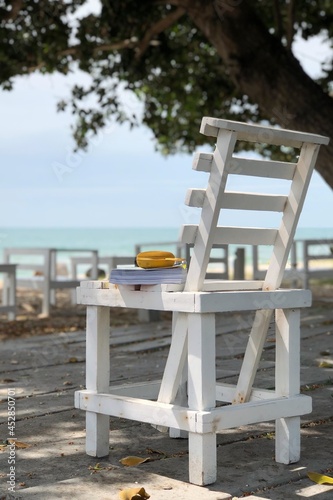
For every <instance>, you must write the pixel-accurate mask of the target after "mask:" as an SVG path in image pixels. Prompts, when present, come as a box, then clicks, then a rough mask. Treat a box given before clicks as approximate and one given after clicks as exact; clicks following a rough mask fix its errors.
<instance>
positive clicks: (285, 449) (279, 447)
mask: <svg viewBox="0 0 333 500" xmlns="http://www.w3.org/2000/svg"><path fill="white" fill-rule="evenodd" d="M275 380H276V384H275V390H276V395H277V396H283V397H288V396H294V395H296V394H299V392H300V311H299V310H298V309H297V310H293V309H286V310H282V309H278V310H277V311H276V363H275ZM299 458H300V417H289V418H280V419H277V420H276V436H275V459H276V461H277V462H280V463H283V464H290V463H294V462H297V461H298V460H299Z"/></svg>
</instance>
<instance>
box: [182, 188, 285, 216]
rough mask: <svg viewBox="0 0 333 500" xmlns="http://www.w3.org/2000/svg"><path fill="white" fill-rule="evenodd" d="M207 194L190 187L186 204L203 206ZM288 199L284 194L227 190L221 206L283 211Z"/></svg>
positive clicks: (204, 191)
mask: <svg viewBox="0 0 333 500" xmlns="http://www.w3.org/2000/svg"><path fill="white" fill-rule="evenodd" d="M205 195H206V190H205V189H195V188H194V189H189V190H188V192H187V195H186V198H185V205H188V206H189V207H197V208H202V207H203V204H204V201H205ZM287 199H288V198H287V196H283V195H275V194H260V193H258V194H257V193H241V192H235V191H226V192H225V193H224V197H223V198H222V200H221V206H220V208H228V209H234V210H258V211H268V212H283V210H284V207H285V204H286V202H287Z"/></svg>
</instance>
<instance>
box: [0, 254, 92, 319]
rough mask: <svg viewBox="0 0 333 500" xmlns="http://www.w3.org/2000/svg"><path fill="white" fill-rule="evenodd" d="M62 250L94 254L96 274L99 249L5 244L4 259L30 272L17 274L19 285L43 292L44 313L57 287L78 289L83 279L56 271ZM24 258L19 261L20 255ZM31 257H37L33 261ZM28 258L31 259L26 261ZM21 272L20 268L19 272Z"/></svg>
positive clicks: (48, 310) (47, 312)
mask: <svg viewBox="0 0 333 500" xmlns="http://www.w3.org/2000/svg"><path fill="white" fill-rule="evenodd" d="M60 252H69V253H73V252H74V253H82V252H84V253H88V254H91V261H92V263H93V264H92V265H93V276H94V278H97V260H98V251H97V250H90V249H89V250H86V249H62V248H5V249H4V262H6V263H7V264H9V263H13V262H15V263H16V269H17V271H25V272H27V274H29V276H24V277H22V276H17V277H16V286H17V287H22V288H31V289H36V290H40V291H41V292H42V314H43V315H44V316H49V315H50V306H51V304H54V303H55V290H57V289H66V288H67V289H73V290H74V289H76V287H77V286H78V285H79V284H80V280H78V279H76V278H74V279H73V278H71V277H68V276H60V275H58V273H57V260H58V255H59V253H60ZM22 258H23V259H24V260H25V262H24V263H23V262H19V260H20V259H22ZM32 259H36V261H35V262H33V260H32ZM27 260H28V261H29V262H27ZM17 275H18V272H17Z"/></svg>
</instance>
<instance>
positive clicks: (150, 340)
mask: <svg viewBox="0 0 333 500" xmlns="http://www.w3.org/2000/svg"><path fill="white" fill-rule="evenodd" d="M249 319H250V315H249V314H245V315H237V316H236V315H234V316H233V315H220V316H219V317H218V332H217V374H218V378H219V380H223V381H225V382H230V383H235V381H236V376H237V374H238V370H239V367H240V364H241V358H242V355H243V354H244V350H245V346H246V342H245V341H246V338H247V334H248V325H249ZM170 330H171V325H170V323H169V322H158V323H149V324H140V325H134V326H129V327H127V328H124V327H119V328H113V329H112V331H111V334H110V345H111V348H112V350H113V358H112V375H111V383H112V384H118V383H120V382H123V380H124V379H126V380H129V381H130V380H131V381H141V380H147V379H155V378H159V377H160V376H161V374H162V372H163V367H164V364H165V361H166V357H167V352H168V346H169V344H170ZM332 339H333V310H332V308H331V307H330V306H329V304H327V303H326V304H325V303H323V302H322V303H318V304H317V305H316V306H315V307H312V308H311V309H307V310H304V311H303V313H302V352H301V359H302V369H301V382H302V390H303V391H306V392H307V393H308V394H310V395H311V396H312V397H313V412H312V414H311V415H307V416H305V417H304V418H303V419H302V455H301V460H300V462H299V463H297V464H293V465H288V466H286V465H281V464H276V463H275V461H274V459H273V455H274V441H273V439H274V434H273V431H274V428H273V425H272V423H271V422H268V423H264V424H260V425H252V426H246V427H242V428H239V429H232V430H228V431H226V432H223V434H220V435H219V436H218V444H217V446H218V448H217V454H218V481H217V483H215V484H214V485H211V486H209V487H197V486H194V485H190V484H188V470H187V467H188V465H187V458H188V457H187V441H186V440H182V439H170V438H169V437H168V436H167V435H165V434H161V433H159V432H158V431H156V430H155V429H153V428H152V427H151V426H149V425H145V424H141V423H137V422H132V421H126V420H123V419H114V418H111V425H110V455H109V457H107V458H104V459H96V458H92V457H89V456H87V455H86V454H85V449H84V427H85V420H84V417H85V416H84V413H83V412H80V411H79V410H76V409H74V406H73V399H74V398H73V393H74V391H75V390H76V389H78V388H79V387H81V386H83V385H84V372H85V364H84V361H85V335H84V332H73V333H64V334H52V335H46V336H38V337H30V338H25V339H15V340H8V341H3V342H2V346H1V347H2V349H1V355H0V383H1V386H0V387H1V389H0V400H1V404H0V432H1V441H5V440H6V439H7V438H9V437H10V436H9V430H8V424H7V417H8V415H7V406H8V404H7V403H8V394H13V393H14V392H15V409H16V428H15V437H16V438H17V440H18V441H20V442H23V443H26V444H28V445H29V447H28V448H22V449H21V448H16V452H15V485H16V487H15V494H11V492H10V491H8V483H7V480H8V476H7V474H8V473H9V472H10V464H9V463H8V462H9V458H10V455H9V451H10V450H9V448H8V446H7V447H6V446H3V447H1V448H0V450H1V451H0V471H1V472H0V485H1V486H0V495H2V496H0V499H10V498H22V499H30V498H34V499H37V500H38V499H40V500H45V499H47V500H49V499H51V500H52V499H56V498H68V499H73V498H80V500H85V499H87V500H88V499H91V498H94V499H105V500H106V499H117V498H118V493H119V491H120V490H121V489H123V488H127V487H135V486H143V487H144V488H145V489H146V491H147V492H148V493H149V494H150V495H151V499H152V500H154V499H158V500H173V499H184V500H186V499H199V498H200V499H202V500H206V499H207V500H209V499H215V500H224V499H229V498H230V499H231V498H233V497H236V498H238V497H239V498H241V497H243V496H245V495H246V496H247V498H250V499H251V498H252V499H253V500H254V499H255V498H257V499H258V498H261V499H267V498H268V499H272V500H282V499H283V500H285V499H288V500H290V499H295V500H296V499H297V500H300V498H302V496H303V497H306V496H310V495H312V496H313V495H315V494H316V495H318V498H320V500H329V499H331V498H332V495H333V487H332V486H325V485H322V486H319V485H315V484H314V483H312V482H311V481H310V480H309V479H308V478H307V476H306V473H307V471H316V472H325V471H326V472H327V474H329V475H331V476H333V457H332V449H333V386H332V379H333V359H332V351H333V341H332ZM273 376H274V332H273V329H272V331H271V332H270V333H269V336H268V340H267V342H266V346H265V352H264V359H263V360H262V362H261V364H260V368H259V372H258V375H257V379H256V381H255V385H257V386H260V387H264V388H269V387H272V385H273V383H274V382H273ZM8 391H9V393H8ZM127 455H138V456H141V457H149V458H150V460H149V461H147V462H145V463H144V464H142V465H140V466H138V467H135V468H126V467H124V466H122V465H121V464H120V463H119V460H120V459H121V458H123V457H125V456H127ZM97 463H99V468H98V469H94V467H95V466H96V464H97ZM250 493H252V495H251V496H248V495H249V494H250Z"/></svg>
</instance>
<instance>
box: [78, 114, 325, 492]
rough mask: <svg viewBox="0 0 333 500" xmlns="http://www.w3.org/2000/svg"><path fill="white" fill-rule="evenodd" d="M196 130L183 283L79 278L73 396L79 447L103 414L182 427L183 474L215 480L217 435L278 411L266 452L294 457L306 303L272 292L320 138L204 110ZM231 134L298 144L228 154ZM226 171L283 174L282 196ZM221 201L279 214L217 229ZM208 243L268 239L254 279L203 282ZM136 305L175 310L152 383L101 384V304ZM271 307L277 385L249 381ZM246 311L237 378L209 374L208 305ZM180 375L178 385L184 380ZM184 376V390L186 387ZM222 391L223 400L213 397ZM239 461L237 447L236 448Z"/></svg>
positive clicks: (303, 408) (305, 400) (211, 329)
mask: <svg viewBox="0 0 333 500" xmlns="http://www.w3.org/2000/svg"><path fill="white" fill-rule="evenodd" d="M201 132H202V133H203V134H206V135H207V136H210V137H214V138H215V141H216V148H215V151H214V153H212V154H210V153H209V154H203V153H200V154H198V155H196V158H195V161H194V167H193V168H194V169H195V170H201V171H205V172H207V173H209V180H208V186H207V189H206V190H201V189H192V190H190V191H189V193H188V196H187V203H188V204H189V205H191V206H195V207H201V208H202V210H201V218H200V222H199V224H198V225H185V226H184V227H183V231H182V242H183V243H188V244H193V245H194V247H193V252H192V258H191V263H190V266H189V269H188V276H187V281H186V283H185V287H184V288H183V289H180V287H179V286H173V285H159V286H157V285H156V286H141V289H140V290H137V289H136V288H137V287H136V288H135V287H130V286H119V285H118V286H114V285H111V284H110V285H109V284H108V283H103V282H94V281H91V282H83V283H81V286H80V288H78V301H79V303H81V304H86V305H87V306H88V307H87V348H86V349H87V351H86V352H87V360H86V363H87V366H86V374H87V375H86V389H85V390H80V391H77V392H76V395H75V406H76V407H77V408H81V409H83V410H85V411H86V433H87V436H86V451H87V453H88V454H89V455H92V456H98V457H101V456H104V455H107V454H108V453H109V415H112V416H118V417H122V418H128V419H133V420H137V421H141V422H147V423H150V424H152V425H153V426H155V427H157V428H159V429H163V428H165V427H167V428H170V429H171V434H172V435H173V436H176V435H179V434H183V433H184V431H185V432H187V433H188V438H189V480H190V482H192V483H195V484H198V485H204V484H210V483H213V482H214V481H215V480H216V433H217V432H219V431H223V430H224V429H229V428H235V427H238V426H241V425H246V424H253V423H257V422H263V421H270V420H275V421H276V460H277V461H278V462H282V463H291V462H295V461H297V460H298V459H299V455H300V416H301V415H304V414H306V413H309V412H311V398H310V397H309V396H305V395H300V359H299V356H300V345H299V343H300V325H299V323H300V313H299V309H300V308H301V307H307V306H309V305H310V303H311V294H310V292H309V291H308V290H281V289H279V288H278V287H279V286H280V283H281V279H282V276H283V272H284V267H285V264H286V259H287V256H288V253H289V250H290V246H291V243H292V240H293V236H294V233H295V229H296V225H297V221H298V219H299V215H300V213H301V210H302V206H303V202H304V198H305V195H306V191H307V188H308V184H309V181H310V177H311V173H312V170H313V168H314V165H315V161H316V157H317V154H318V150H319V147H320V145H321V144H327V143H328V139H327V138H326V137H322V136H318V135H314V134H308V133H301V132H294V131H289V130H281V129H275V128H270V127H262V126H256V125H249V124H244V123H239V122H232V121H226V120H219V119H214V118H203V121H202V127H201ZM237 140H241V141H249V142H264V143H268V144H274V145H284V146H291V147H295V148H299V149H300V153H299V158H298V161H297V162H294V163H286V162H280V161H268V160H253V159H246V158H238V157H237V158H236V157H235V156H233V152H234V147H235V143H236V141H237ZM229 175H246V176H257V177H266V178H268V179H269V180H271V179H273V178H278V179H284V180H288V181H289V182H290V189H289V194H287V195H270V194H251V193H239V192H230V191H227V190H226V183H227V179H228V176H229ZM224 209H232V210H233V209H241V210H255V211H268V212H278V213H281V214H282V218H281V221H280V222H279V224H278V225H277V227H276V228H274V229H273V228H271V227H269V228H260V227H259V228H258V227H223V226H219V225H218V223H219V216H220V212H221V213H222V217H223V211H224ZM214 244H266V245H272V247H273V251H272V258H271V262H270V265H269V268H268V271H267V274H266V277H265V279H264V280H263V281H261V282H258V281H250V280H249V281H227V280H225V281H220V280H219V281H211V280H206V279H205V275H206V270H207V265H208V262H209V256H210V250H211V248H212V246H213V245H214ZM115 306H117V307H135V308H138V307H140V308H147V309H157V310H167V311H173V312H174V321H173V335H172V342H171V347H170V351H169V356H168V359H167V362H166V366H165V369H164V375H163V379H162V381H161V382H150V383H146V384H135V385H134V386H131V387H129V386H128V385H127V386H124V387H115V388H112V387H109V377H110V373H109V369H110V360H109V311H110V308H111V307H115ZM274 310H275V317H276V326H275V328H276V384H275V390H263V389H256V388H253V387H252V386H253V381H254V377H255V374H256V370H257V366H258V363H259V360H260V356H261V353H262V349H263V344H264V341H265V338H266V333H267V329H268V325H269V323H270V321H271V317H272V313H273V311H274ZM231 311H256V314H255V319H254V322H253V327H252V331H251V333H250V336H249V341H248V346H247V349H246V353H245V357H244V361H243V364H242V368H241V370H240V374H239V380H238V383H237V385H235V386H232V385H228V384H216V376H215V314H216V313H219V312H231ZM185 383H186V384H185ZM185 385H186V386H187V391H185V390H184V387H185ZM216 401H224V402H226V403H233V404H227V405H224V406H219V407H217V406H216ZM240 460H241V457H240Z"/></svg>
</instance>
